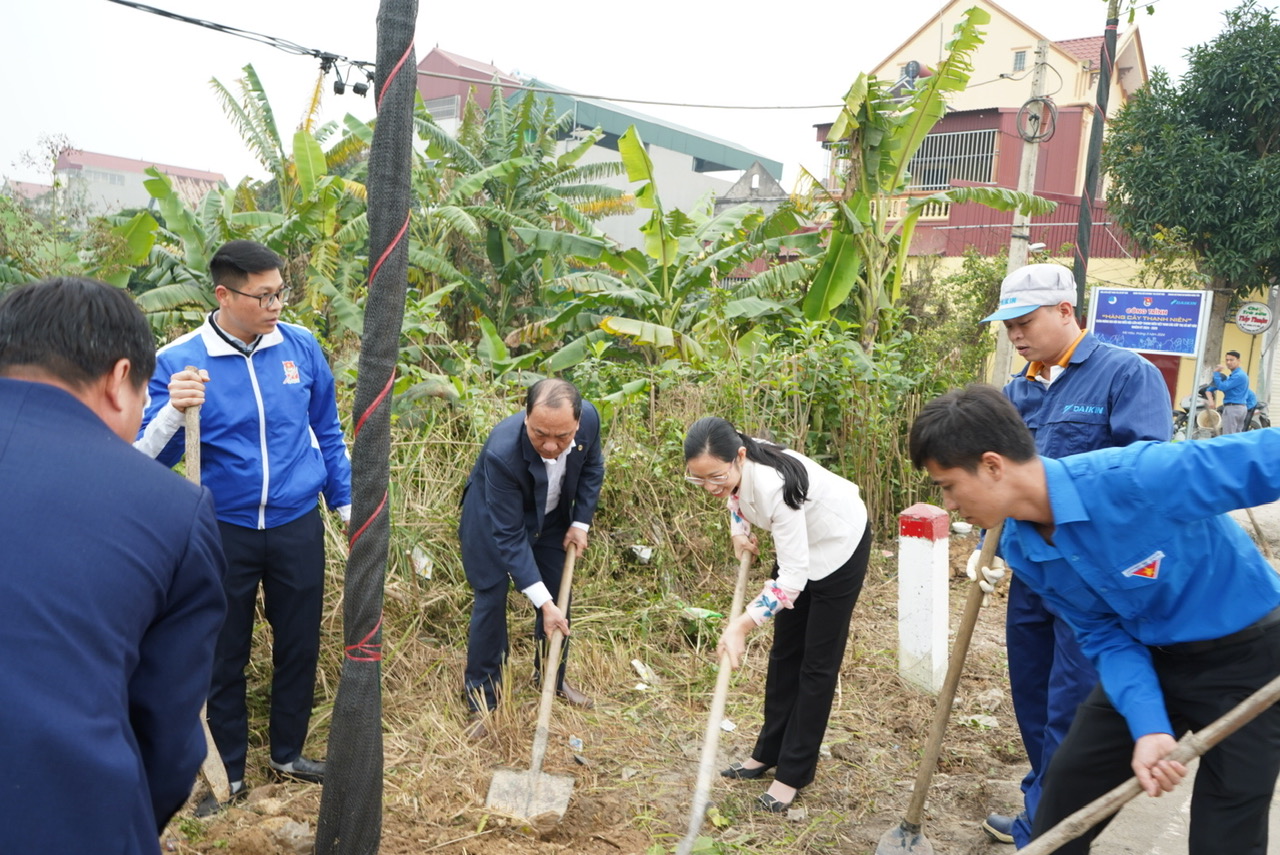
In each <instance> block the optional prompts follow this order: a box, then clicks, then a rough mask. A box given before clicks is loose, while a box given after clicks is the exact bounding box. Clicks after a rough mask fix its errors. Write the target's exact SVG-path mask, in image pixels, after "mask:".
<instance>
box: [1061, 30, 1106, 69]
mask: <svg viewBox="0 0 1280 855" xmlns="http://www.w3.org/2000/svg"><path fill="white" fill-rule="evenodd" d="M1104 41H1105V39H1104V38H1103V37H1102V36H1086V37H1085V38H1083V39H1066V40H1065V41H1060V42H1054V44H1055V45H1056V46H1057V47H1058V49H1059V50H1062V51H1065V52H1066V53H1069V54H1071V55H1072V56H1074V57H1075V58H1076V59H1078V60H1080V61H1081V62H1085V63H1088V64H1089V68H1097V67H1098V59H1099V58H1100V57H1101V56H1102V44H1103V42H1104Z"/></svg>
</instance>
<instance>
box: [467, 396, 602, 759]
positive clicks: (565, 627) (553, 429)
mask: <svg viewBox="0 0 1280 855" xmlns="http://www.w3.org/2000/svg"><path fill="white" fill-rule="evenodd" d="M603 481H604V458H603V456H602V454H601V452H600V414H599V413H598V412H596V409H595V407H593V406H592V405H591V404H590V403H587V402H584V401H583V400H582V395H581V394H580V393H579V392H578V390H577V389H576V388H575V387H574V386H573V384H571V383H568V382H566V381H564V380H557V379H547V380H540V381H538V382H537V383H535V384H533V386H531V387H530V388H529V394H528V397H527V398H526V401H525V411H524V412H523V413H516V414H515V415H512V416H509V417H508V418H506V419H504V420H503V421H501V422H500V423H499V424H498V426H497V427H495V428H494V429H493V432H492V433H490V434H489V438H488V439H487V440H486V441H485V444H484V448H483V449H482V450H481V451H480V457H479V459H478V460H477V461H476V464H475V467H474V468H473V469H472V470H471V475H470V476H469V477H468V478H467V485H466V488H465V489H464V490H463V494H462V495H463V499H462V521H461V523H460V524H459V526H458V537H459V539H460V540H461V541H462V566H463V568H464V569H465V570H466V574H467V582H468V583H470V585H471V587H472V588H473V589H474V590H475V605H474V607H473V608H472V612H471V627H470V632H469V635H468V638H467V670H466V676H465V692H466V697H467V704H468V705H469V706H470V708H471V710H472V712H473V721H472V725H471V728H470V733H471V735H472V736H473V737H476V738H478V737H480V736H483V735H484V733H485V728H484V723H483V720H482V718H481V717H482V715H483V713H484V712H485V711H486V710H492V709H493V708H494V707H495V706H496V705H497V702H498V689H497V687H498V685H499V684H500V683H501V676H502V665H503V662H504V661H505V660H506V658H507V611H506V609H507V589H508V579H510V580H511V582H514V583H515V587H516V588H517V589H518V590H519V591H521V592H522V593H523V594H525V596H527V597H528V598H529V600H530V601H531V602H532V603H533V606H534V608H535V609H536V610H537V617H536V619H535V621H534V637H535V638H536V639H537V640H538V641H539V642H542V640H543V639H545V638H546V637H547V632H548V629H559V630H560V631H561V632H562V633H564V634H565V635H566V636H567V635H568V633H569V616H568V614H564V613H561V611H560V609H559V608H558V607H557V606H556V602H555V598H556V595H557V594H558V592H559V590H560V577H561V574H562V572H563V569H564V559H565V550H566V549H567V548H568V547H569V544H571V543H572V544H574V545H575V546H576V547H577V550H578V552H579V554H581V552H582V551H583V550H584V549H586V548H587V531H588V530H589V528H590V526H591V518H592V516H593V515H594V514H595V510H596V503H597V502H598V501H599V499H600V485H601V484H602V483H603ZM565 653H566V654H567V653H568V647H567V646H566V647H565ZM564 668H565V666H564V659H563V658H562V659H561V662H560V671H559V674H558V677H557V683H556V685H557V688H558V691H559V694H560V696H561V697H562V698H564V699H565V700H567V701H569V702H570V703H572V704H574V705H576V706H581V707H590V706H592V701H591V699H590V698H588V697H587V696H586V695H584V694H582V693H581V692H579V691H578V690H577V689H575V688H574V687H573V686H571V685H569V684H568V683H566V682H565V681H564Z"/></svg>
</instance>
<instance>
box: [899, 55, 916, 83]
mask: <svg viewBox="0 0 1280 855" xmlns="http://www.w3.org/2000/svg"><path fill="white" fill-rule="evenodd" d="M902 73H903V76H904V77H906V78H907V79H908V80H915V79H916V78H917V77H919V76H920V63H918V62H916V61H915V60H914V59H913V60H911V61H910V62H908V63H907V65H906V67H905V68H904V69H903V70H902Z"/></svg>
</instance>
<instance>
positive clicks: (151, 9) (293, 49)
mask: <svg viewBox="0 0 1280 855" xmlns="http://www.w3.org/2000/svg"><path fill="white" fill-rule="evenodd" d="M107 2H109V3H116V4H119V5H121V6H127V7H129V8H131V9H137V10H138V11H140V12H148V13H150V14H152V15H159V16H160V17H162V18H169V19H171V20H174V21H181V22H182V23H184V24H192V25H194V26H197V27H204V28H205V29H209V30H213V31H214V32H219V33H225V34H226V35H230V36H236V37H238V38H242V39H248V40H249V41H253V42H258V43H259V44H264V45H267V46H268V47H273V48H276V49H277V50H282V51H284V52H285V53H290V54H293V55H295V56H312V57H315V58H316V59H318V60H320V62H321V70H322V71H328V70H329V68H330V67H331V66H334V65H337V64H340V63H341V64H346V65H348V66H354V67H356V68H359V69H361V70H362V71H364V72H365V74H366V75H371V74H372V72H373V63H372V62H369V61H368V60H360V59H351V58H350V57H347V56H342V55H341V54H336V53H332V52H330V51H322V50H317V49H316V48H309V47H306V46H304V45H300V44H298V43H297V42H294V41H291V40H289V39H282V38H280V37H278V36H271V35H267V34H265V33H258V32H254V31H253V30H244V29H241V28H239V27H232V26H228V25H227V24H219V23H217V22H216V21H209V20H206V19H204V18H193V17H191V16H189V15H182V14H179V13H177V12H171V11H169V10H167V9H161V8H158V7H156V6H148V5H147V4H145V3H137V2H135V0H107ZM417 73H418V75H419V76H422V77H439V78H443V79H445V80H461V81H464V82H466V83H478V82H481V81H477V80H476V79H475V78H474V77H462V76H460V75H456V74H445V73H444V72H439V71H424V70H422V69H418V72H417ZM339 76H341V75H339ZM500 85H501V86H503V88H506V89H517V90H520V91H524V92H539V93H547V94H553V95H564V96H567V97H570V98H589V99H592V100H597V101H618V102H621V103H626V104H652V105H654V106H658V107H692V108H696V109H700V110H834V109H839V108H840V107H843V106H844V105H843V104H800V105H795V104H780V105H764V106H757V105H746V104H695V103H689V102H684V101H654V100H649V99H644V98H615V97H613V96H611V95H589V94H586V93H582V92H572V91H569V90H565V89H553V88H548V87H543V86H528V85H526V84H523V83H500Z"/></svg>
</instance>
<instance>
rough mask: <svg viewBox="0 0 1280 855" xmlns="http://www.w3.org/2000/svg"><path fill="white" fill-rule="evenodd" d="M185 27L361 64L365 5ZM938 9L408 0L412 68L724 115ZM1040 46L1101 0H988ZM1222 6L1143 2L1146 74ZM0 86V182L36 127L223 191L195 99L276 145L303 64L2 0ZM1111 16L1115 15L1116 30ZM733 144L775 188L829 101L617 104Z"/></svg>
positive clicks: (814, 162)
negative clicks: (243, 105)
mask: <svg viewBox="0 0 1280 855" xmlns="http://www.w3.org/2000/svg"><path fill="white" fill-rule="evenodd" d="M149 4H150V5H153V6H158V7H161V8H165V9H169V10H172V11H174V12H179V13H181V14H184V15H188V16H191V17H196V18H204V19H207V20H211V21H215V22H217V23H220V24H226V25H229V26H233V27H237V28H240V29H244V30H252V31H256V32H260V33H265V34H268V35H271V36H277V37H280V38H284V39H288V40H290V41H293V42H296V43H298V44H300V45H303V46H305V47H308V48H315V49H318V50H323V51H328V52H330V53H335V54H340V55H345V56H347V57H350V58H352V59H360V60H369V61H372V60H373V59H374V54H375V38H376V36H375V30H376V20H375V19H376V15H377V8H378V4H377V2H375V0H342V2H338V0H305V2H284V0H149ZM943 5H945V4H944V3H942V2H940V0H890V2H876V3H869V2H866V0H858V2H846V3H836V2H834V1H833V0H792V2H789V3H785V4H777V3H762V2H745V3H738V4H729V3H713V2H708V0H692V2H691V0H641V2H639V3H621V2H619V3H600V4H585V5H584V4H577V5H576V6H575V5H560V6H556V5H555V4H552V5H545V4H542V5H540V4H532V3H529V2H527V0H521V2H514V0H489V2H486V3H442V4H432V3H426V2H420V4H419V16H418V24H417V35H416V42H417V44H416V49H417V56H418V58H419V59H421V58H422V57H423V56H424V55H425V54H426V52H427V51H428V50H430V49H431V47H432V46H433V45H437V44H438V45H439V46H440V47H441V48H443V49H445V50H449V51H452V52H454V53H458V54H462V55H463V56H468V57H471V58H473V59H479V60H483V61H491V62H493V63H494V64H495V65H497V66H498V67H499V68H502V69H504V70H507V71H516V72H519V73H520V74H522V75H527V76H536V77H538V78H540V79H541V80H544V81H548V82H551V83H554V84H556V85H558V86H561V87H564V88H566V89H570V90H574V91H578V92H584V93H588V94H596V95H601V96H605V97H609V96H612V97H619V98H637V99H651V100H655V101H676V102H683V103H689V102H695V103H704V104H733V105H810V104H835V103H837V102H838V101H839V100H840V98H841V97H842V96H843V94H844V90H845V89H846V88H847V87H848V85H849V83H850V82H851V81H852V80H853V78H854V77H855V76H856V75H857V73H858V72H859V71H864V70H870V69H871V68H872V67H874V66H875V65H877V64H878V63H879V62H880V61H881V60H883V59H884V58H885V57H886V56H887V55H888V54H889V52H890V51H891V50H892V49H893V48H894V47H895V46H897V45H898V44H900V43H901V42H902V41H904V40H905V39H906V38H907V37H908V36H910V35H911V34H912V33H913V32H915V30H917V29H918V28H919V27H920V26H921V25H923V24H924V23H925V22H926V21H927V20H928V19H929V17H931V16H932V15H933V14H934V13H935V12H936V11H937V10H938V9H940V8H941V7H942V6H943ZM1001 5H1002V6H1003V7H1004V8H1005V9H1006V10H1008V11H1009V12H1010V13H1011V14H1013V15H1015V16H1017V17H1019V18H1021V19H1022V20H1023V21H1024V22H1025V23H1026V24H1028V25H1029V26H1031V27H1034V28H1036V29H1038V30H1039V31H1040V32H1041V33H1043V34H1044V35H1045V36H1046V37H1048V38H1049V39H1051V40H1055V41H1057V40H1063V39H1070V38H1081V37H1085V36H1094V35H1101V34H1102V30H1103V27H1104V25H1105V19H1106V8H1107V5H1106V2H1105V0H1058V2H1048V0H1002V2H1001ZM1237 5H1238V3H1237V2H1235V0H1156V3H1155V4H1154V8H1155V14H1153V15H1149V16H1148V15H1139V17H1138V20H1137V24H1138V25H1139V26H1140V28H1141V31H1142V38H1143V45H1144V48H1145V52H1146V58H1147V65H1148V70H1151V69H1153V68H1155V67H1156V66H1162V67H1164V68H1166V69H1168V70H1169V71H1170V72H1171V73H1172V74H1174V76H1175V77H1176V76H1177V75H1179V74H1181V72H1182V71H1183V70H1184V68H1185V62H1184V55H1185V53H1186V50H1187V48H1188V47H1190V46H1192V45H1195V44H1200V43H1204V42H1206V41H1209V40H1211V39H1212V38H1213V37H1214V36H1215V35H1216V34H1217V33H1218V32H1219V31H1220V30H1221V29H1222V24H1223V18H1222V12H1223V11H1224V10H1226V9H1230V8H1234V7H1236V6H1237ZM2 20H3V21H4V23H5V25H6V26H5V34H4V39H3V43H4V46H5V48H6V50H5V53H4V59H5V75H4V77H5V80H4V84H3V87H0V108H3V110H2V111H0V116H3V118H4V125H5V127H4V130H3V132H2V133H0V175H4V176H7V177H11V178H16V179H20V180H27V181H40V182H45V183H47V182H48V180H49V175H48V169H47V167H46V168H44V169H40V168H32V167H30V166H27V165H24V164H23V163H22V162H21V161H22V158H23V155H24V154H29V153H35V152H38V151H39V140H40V138H41V136H42V135H58V134H61V135H65V136H66V137H67V138H68V139H69V140H70V142H71V143H72V144H73V145H74V146H76V147H78V148H82V149H85V150H88V151H96V152H103V153H107V154H114V155H120V156H124V157H131V158H138V159H145V160H152V161H156V162H160V163H166V164H172V165H179V166H186V167H190V168H193V169H205V170H209V171H213V172H221V173H223V174H224V175H225V176H226V177H227V179H228V180H229V181H230V182H231V183H232V184H234V183H236V182H237V181H238V180H239V179H240V178H241V177H242V176H244V175H246V174H248V175H254V176H261V175H262V174H263V171H262V169H261V167H259V166H258V164H257V162H256V161H255V160H254V158H253V157H252V155H250V154H249V152H248V151H246V150H245V148H244V146H243V144H242V143H241V141H240V137H239V135H238V134H237V132H236V131H235V129H234V128H233V127H232V126H231V124H230V122H229V121H228V120H227V119H226V118H225V117H224V115H223V113H222V111H221V109H220V107H219V105H218V102H217V100H216V99H215V97H214V94H213V92H212V90H211V88H210V85H209V81H210V80H211V79H212V78H217V79H219V80H220V81H222V82H223V83H224V84H226V85H227V86H228V88H231V89H232V90H233V91H238V90H237V89H236V86H235V82H236V80H237V79H238V78H239V77H240V76H241V68H242V67H243V66H244V65H246V64H249V63H252V64H253V65H254V67H255V68H256V69H257V71H258V74H259V76H260V77H261V79H262V81H263V83H264V85H265V87H266V90H267V94H268V95H269V97H270V99H271V103H272V105H273V107H274V111H275V115H276V119H277V122H278V123H279V126H280V130H281V134H282V135H284V136H285V137H286V138H288V137H289V136H291V135H292V132H293V130H294V129H295V128H296V126H297V123H298V121H299V119H300V118H301V115H302V112H303V110H304V109H305V106H306V103H307V99H308V97H309V94H310V92H311V89H312V87H313V86H314V85H315V80H316V76H317V72H318V70H319V67H318V62H317V61H316V60H315V59H313V58H311V57H306V56H292V55H289V54H286V53H284V52H282V51H280V50H277V49H275V48H272V47H269V46H267V45H263V44H258V43H255V42H251V41H246V40H244V39H240V38H235V37H233V36H229V35H225V34H222V33H217V32H213V31H210V30H207V29H202V28H199V27H196V26H193V25H191V24H186V23H181V22H178V21H173V20H170V19H166V18H162V17H158V16H156V15H152V14H148V13H145V12H141V11H138V10H136V9H132V8H130V7H127V6H121V5H118V4H116V3H112V2H110V0H31V2H21V3H8V4H6V8H5V11H4V14H3V18H2ZM1128 26H1129V25H1128V24H1127V22H1125V21H1122V22H1121V28H1122V30H1123V29H1125V28H1127V27H1128ZM331 80H332V78H330V80H329V81H326V86H325V91H326V95H325V99H324V109H323V116H324V118H326V119H329V118H332V119H337V118H340V117H341V116H342V115H343V114H344V113H347V112H350V113H353V114H354V115H356V116H358V117H360V118H369V117H370V116H372V114H373V99H372V97H367V98H363V99H362V98H359V97H357V96H355V95H353V94H351V93H350V91H349V90H348V93H347V94H346V95H343V96H340V97H339V96H335V95H334V94H333V93H332V90H331V89H330V88H329V86H330V83H331ZM631 106H632V107H634V108H635V109H638V110H641V111H643V112H646V113H649V114H651V115H655V116H660V117H663V118H666V119H668V120H670V121H673V122H677V123H679V124H682V125H685V126H687V127H690V128H694V129H696V130H700V131H703V132H705V133H708V134H712V135H714V136H719V137H722V138H724V139H728V140H731V141H734V142H736V143H738V144H740V145H742V146H744V147H746V148H749V149H752V150H754V151H756V152H758V153H760V154H763V155H765V156H766V157H770V158H772V159H774V160H780V161H782V162H783V164H784V168H785V172H784V179H783V184H784V186H786V187H787V188H788V189H790V187H791V185H792V183H793V182H794V179H795V177H796V175H797V170H798V166H799V165H800V164H803V165H804V166H806V167H807V168H809V169H810V170H812V171H815V172H817V171H820V170H821V169H822V168H823V165H824V163H825V157H824V155H823V153H822V150H821V149H820V148H819V146H818V144H817V143H816V142H815V141H814V131H813V128H812V126H813V124H814V123H816V122H822V121H829V120H830V119H831V118H832V117H833V116H834V113H835V110H834V109H831V108H826V109H818V110H776V111H773V110H771V111H742V110H701V109H690V108H676V107H662V106H650V105H631Z"/></svg>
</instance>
